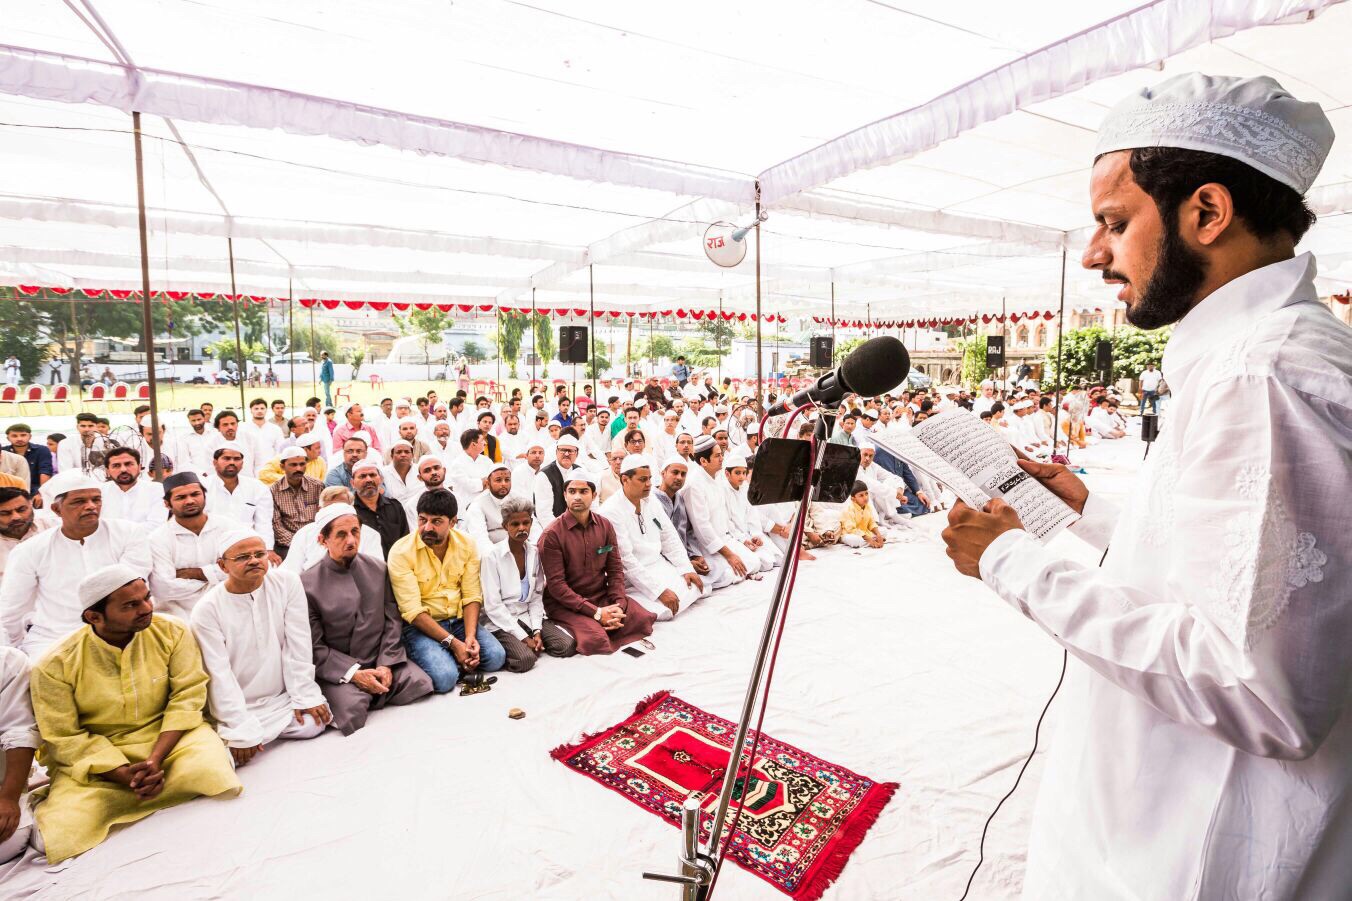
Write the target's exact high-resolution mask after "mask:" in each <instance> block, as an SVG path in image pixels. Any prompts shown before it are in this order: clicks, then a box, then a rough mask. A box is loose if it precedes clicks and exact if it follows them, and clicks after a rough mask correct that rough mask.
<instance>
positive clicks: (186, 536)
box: [149, 514, 239, 619]
mask: <svg viewBox="0 0 1352 901" xmlns="http://www.w3.org/2000/svg"><path fill="white" fill-rule="evenodd" d="M237 528H239V523H237V522H235V521H234V520H232V519H229V518H228V517H225V516H220V515H214V516H213V515H211V514H208V515H207V522H206V525H204V526H202V531H201V533H200V534H196V535H194V534H193V532H192V530H191V529H186V528H184V527H183V526H181V525H179V524H178V522H177V521H176V520H172V519H171V520H169V521H168V522H166V523H164V524H163V525H161V526H160V527H159V528H157V529H156V530H155V531H153V532H151V533H150V539H149V544H150V594H151V597H153V598H154V599H155V610H156V612H158V613H169V614H172V615H174V616H178V617H182V618H183V619H187V618H188V616H189V615H190V614H191V613H192V608H193V607H195V606H197V602H198V601H200V600H201V599H202V596H203V595H204V594H206V593H207V589H209V588H211V587H212V586H213V585H215V584H216V583H217V582H221V581H223V580H224V579H225V573H223V572H221V568H220V567H219V566H218V565H216V560H217V559H218V558H219V557H220V546H221V539H222V538H223V537H224V536H225V535H227V534H228V533H230V532H232V531H234V530H235V529H237ZM180 569H200V570H202V575H204V576H206V577H207V580H206V581H205V582H203V581H200V580H198V579H180V578H179V577H178V575H177V573H178V571H179V570H180Z"/></svg>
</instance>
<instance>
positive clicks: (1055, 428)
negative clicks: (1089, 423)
mask: <svg viewBox="0 0 1352 901" xmlns="http://www.w3.org/2000/svg"><path fill="white" fill-rule="evenodd" d="M1065 338H1066V249H1065V248H1064V247H1062V248H1061V307H1060V312H1059V313H1058V314H1057V317H1056V381H1055V382H1054V383H1053V384H1052V391H1053V392H1054V394H1053V398H1054V400H1055V403H1054V408H1053V410H1052V453H1056V442H1057V439H1058V438H1059V437H1060V435H1061V395H1062V391H1063V388H1062V381H1061V380H1062V378H1064V375H1065V373H1064V370H1062V368H1061V351H1062V349H1064V347H1065ZM1066 459H1067V460H1069V459H1070V436H1069V435H1067V436H1066Z"/></svg>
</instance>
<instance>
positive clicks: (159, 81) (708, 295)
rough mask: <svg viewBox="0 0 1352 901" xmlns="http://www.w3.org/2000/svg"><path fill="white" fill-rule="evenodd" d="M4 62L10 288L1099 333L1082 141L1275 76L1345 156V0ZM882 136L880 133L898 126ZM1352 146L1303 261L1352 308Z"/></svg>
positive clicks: (254, 39)
mask: <svg viewBox="0 0 1352 901" xmlns="http://www.w3.org/2000/svg"><path fill="white" fill-rule="evenodd" d="M6 25H7V28H6V35H5V40H6V41H7V43H6V44H5V45H0V133H2V134H3V135H4V140H3V142H0V161H3V163H4V165H3V166H0V281H3V282H8V283H11V284H46V285H54V286H75V287H105V288H111V289H136V288H139V287H140V284H139V251H138V244H137V238H136V226H137V214H136V195H135V182H134V176H133V169H132V154H131V149H132V142H131V137H130V121H129V119H130V117H129V116H128V115H127V113H128V111H130V110H132V109H137V110H139V111H140V112H142V113H143V127H144V131H145V138H146V145H145V148H146V149H145V156H146V169H145V172H146V192H147V205H148V208H149V223H148V226H149V231H150V235H149V245H150V258H151V282H152V287H153V288H155V289H157V290H168V291H215V292H225V291H228V290H229V279H228V263H227V260H226V247H225V241H224V240H222V239H223V238H224V237H226V236H229V237H231V238H232V239H233V242H234V253H235V262H236V275H237V278H238V280H239V290H240V292H241V293H244V294H253V295H266V296H273V297H285V296H287V292H288V289H290V290H291V291H292V293H293V294H294V296H295V297H321V298H329V299H334V300H360V299H370V300H377V301H396V302H403V301H409V302H428V301H433V302H447V303H479V304H483V303H488V304H501V305H504V306H509V307H522V306H528V305H529V302H530V297H531V294H532V292H534V294H535V297H536V299H537V302H538V303H539V304H540V305H541V306H554V305H558V306H564V305H567V306H572V307H585V306H586V305H587V300H588V296H589V292H590V286H591V284H592V283H593V281H594V283H595V301H596V306H597V308H598V309H606V310H609V309H623V310H642V311H650V310H659V309H672V308H692V309H713V308H717V307H719V306H720V305H721V306H722V308H723V309H725V310H736V311H743V312H745V311H749V310H752V309H754V306H755V303H756V285H755V278H754V263H753V259H754V257H753V255H752V254H749V255H748V258H747V260H746V261H745V262H744V263H743V264H742V265H741V266H740V267H738V268H736V269H731V270H720V269H717V268H716V267H714V266H713V265H712V264H710V263H709V262H708V261H707V260H705V258H704V256H703V254H702V252H701V240H702V236H703V233H704V230H705V228H706V227H707V226H708V224H709V223H710V222H712V221H714V220H720V219H722V220H728V221H733V222H736V223H739V224H746V223H748V222H750V221H752V219H753V217H754V211H755V200H756V188H757V184H759V186H760V191H761V195H760V199H761V201H762V204H763V207H764V209H765V211H766V213H767V214H768V219H767V221H766V222H765V223H764V225H763V226H762V230H761V231H762V234H761V238H762V241H761V251H762V254H761V260H762V272H763V284H762V290H761V304H762V309H763V310H765V311H767V312H771V311H773V312H777V313H785V314H788V315H791V316H823V315H825V314H826V312H827V310H828V309H829V308H830V305H831V302H832V301H831V298H832V294H833V291H834V296H835V309H836V313H837V316H838V317H840V318H845V319H864V318H866V317H870V318H873V319H896V318H903V317H908V316H910V317H944V316H956V315H969V314H971V313H974V312H989V311H992V310H999V309H1001V308H1002V307H1003V308H1006V309H1008V310H1011V311H1019V310H1022V311H1029V310H1044V309H1048V308H1052V307H1055V305H1056V302H1057V299H1058V294H1059V289H1060V283H1061V272H1062V254H1063V253H1064V254H1065V255H1066V256H1067V257H1068V259H1067V263H1068V265H1067V279H1066V292H1067V305H1068V307H1072V308H1073V307H1104V308H1107V307H1111V306H1114V305H1115V304H1114V301H1112V299H1111V295H1110V294H1109V292H1107V291H1105V290H1104V288H1103V287H1102V285H1101V284H1100V283H1099V281H1098V279H1097V277H1096V276H1094V275H1093V274H1092V273H1084V272H1082V271H1080V269H1079V266H1078V254H1079V252H1080V249H1081V248H1082V247H1083V243H1084V235H1085V232H1084V229H1085V227H1086V226H1087V225H1088V224H1089V222H1088V209H1087V203H1086V201H1085V186H1086V184H1087V180H1088V170H1089V166H1090V163H1091V162H1092V159H1091V157H1092V147H1093V133H1094V130H1095V129H1096V128H1097V125H1098V122H1099V121H1100V120H1101V118H1102V116H1103V114H1104V112H1105V111H1106V109H1107V108H1108V106H1110V105H1111V104H1112V103H1113V102H1115V101H1116V100H1118V99H1119V98H1120V97H1122V96H1123V95H1125V94H1126V93H1127V92H1128V91H1130V90H1132V89H1134V88H1136V87H1139V86H1141V85H1144V84H1148V83H1152V82H1155V81H1158V80H1160V79H1162V78H1164V77H1166V76H1167V75H1169V74H1173V73H1175V72H1181V71H1189V70H1194V69H1199V70H1205V71H1208V72H1212V73H1216V74H1240V75H1252V74H1272V75H1274V76H1275V77H1277V78H1278V79H1279V80H1281V81H1282V82H1283V83H1284V84H1286V85H1287V87H1288V88H1290V89H1291V90H1292V91H1293V92H1295V93H1297V94H1298V95H1299V96H1301V97H1302V98H1305V99H1314V100H1317V101H1318V102H1320V103H1321V104H1323V106H1324V108H1325V109H1326V111H1327V112H1328V114H1329V115H1330V118H1331V119H1333V122H1334V127H1335V129H1336V130H1338V131H1339V132H1347V133H1352V128H1349V127H1348V126H1352V109H1350V108H1349V106H1348V102H1347V101H1345V100H1344V99H1343V93H1344V92H1343V91H1342V87H1341V82H1342V80H1343V78H1342V67H1341V63H1340V60H1341V58H1342V54H1343V52H1344V48H1345V46H1346V44H1347V43H1348V41H1349V39H1352V11H1349V9H1348V7H1347V6H1345V5H1342V4H1340V3H1339V2H1337V0H1215V2H1211V3H1205V4H1201V3H1190V2H1186V0H1155V2H1151V3H1147V4H1146V5H1144V6H1139V7H1138V6H1137V5H1135V4H1134V3H1132V2H1130V0H1099V2H1094V3H1084V2H1077V0H1044V2H1042V3H1040V4H1039V9H1038V14H1036V15H1030V14H1029V12H1028V10H1027V9H1026V8H1023V7H1019V8H1015V7H1012V6H1010V5H1009V4H1002V3H997V2H995V0H974V2H971V3H966V4H961V5H955V4H946V3H942V2H939V0H887V2H881V0H879V2H864V0H851V2H846V3H843V4H836V5H832V6H831V7H829V8H823V7H821V6H820V5H807V4H801V5H800V4H784V3H779V2H774V0H755V2H748V3H745V4H738V5H736V6H735V7H732V8H730V7H729V6H728V5H727V4H723V3H714V2H711V0H698V2H692V3H690V4H685V5H683V6H682V10H681V12H680V14H678V15H673V13H672V11H671V10H670V9H668V8H665V7H661V8H659V7H650V6H648V5H645V4H629V3H623V2H620V0H598V2H595V3H590V4H588V5H587V6H586V8H585V9H584V10H579V9H577V8H576V7H574V6H573V5H571V4H566V3H564V2H563V0H531V2H525V0H463V2H459V3H456V4H454V5H449V4H444V3H440V2H434V0H416V2H408V3H401V4H398V6H397V8H394V9H392V8H391V7H390V5H389V4H378V3H375V2H371V0H365V2H353V3H347V4H342V5H341V6H339V7H336V8H335V7H333V6H332V5H331V4H323V3H320V2H318V0H308V2H296V3H290V4H287V5H286V6H285V7H284V8H280V9H279V8H278V7H277V6H276V5H275V4H272V3H268V2H266V0H233V2H226V0H199V2H196V3H193V4H182V3H175V2H171V0H123V2H119V3H118V4H115V5H114V4H107V3H102V4H100V3H98V2H96V0H69V2H67V3H66V4H64V5H62V4H55V3H48V4H22V5H19V6H18V7H16V8H15V9H14V10H11V12H10V15H9V16H8V17H7V22H6ZM899 110H900V112H898V111H899ZM1349 184H1352V144H1347V143H1346V142H1343V141H1340V142H1338V143H1336V144H1335V147H1334V152H1333V155H1332V156H1331V157H1330V159H1329V161H1328V164H1327V165H1326V167H1325V169H1324V172H1323V174H1322V175H1321V177H1320V179H1319V181H1318V182H1317V184H1316V187H1315V189H1314V190H1313V191H1312V193H1311V201H1312V203H1313V205H1314V206H1315V207H1316V209H1317V210H1318V211H1319V212H1320V214H1321V222H1320V223H1319V225H1317V226H1316V228H1315V229H1314V230H1313V231H1312V232H1311V234H1310V235H1309V236H1308V237H1307V238H1306V240H1305V242H1304V244H1303V247H1302V249H1309V250H1313V251H1315V252H1316V254H1318V255H1319V256H1320V261H1321V275H1322V277H1323V278H1322V281H1321V283H1320V286H1321V288H1322V289H1324V290H1329V291H1332V290H1344V289H1346V287H1347V286H1348V283H1349V281H1352V266H1349V265H1348V263H1349V261H1348V260H1347V259H1346V256H1347V255H1346V253H1345V251H1344V248H1345V247H1346V246H1347V244H1346V241H1345V238H1347V237H1348V235H1346V234H1344V232H1345V231H1346V229H1347V226H1346V225H1344V224H1343V222H1342V221H1341V220H1342V219H1344V218H1346V217H1345V216H1344V215H1343V214H1344V213H1345V212H1346V211H1347V210H1349V209H1352V204H1350V202H1352V189H1350V188H1349Z"/></svg>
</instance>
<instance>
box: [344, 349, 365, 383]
mask: <svg viewBox="0 0 1352 901" xmlns="http://www.w3.org/2000/svg"><path fill="white" fill-rule="evenodd" d="M365 361H366V348H364V347H354V348H353V349H352V350H351V351H349V352H348V355H347V362H348V363H351V364H352V377H353V378H354V379H355V378H356V377H357V370H359V369H361V364H362V363H364V362H365Z"/></svg>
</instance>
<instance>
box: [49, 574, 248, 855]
mask: <svg viewBox="0 0 1352 901" xmlns="http://www.w3.org/2000/svg"><path fill="white" fill-rule="evenodd" d="M79 596H80V603H81V604H82V605H83V606H84V608H85V610H84V613H83V618H84V621H85V625H84V626H83V627H81V628H80V629H79V630H77V631H76V632H74V633H72V634H71V635H70V636H69V637H67V638H66V639H65V640H64V641H62V642H61V643H60V644H57V645H56V646H55V647H53V648H52V649H51V650H49V651H48V652H47V653H46V654H45V655H44V656H43V657H42V658H41V659H40V660H39V661H38V662H37V664H36V665H35V666H34V667H33V672H32V677H31V684H32V695H33V712H34V714H35V715H36V717H37V723H38V731H39V732H40V733H41V735H42V741H43V745H42V749H41V751H40V752H39V759H40V760H41V761H42V762H43V763H44V764H46V766H47V769H48V772H49V773H50V774H51V778H52V781H51V787H50V790H49V791H48V794H47V797H46V799H45V800H43V801H41V802H40V803H38V805H37V806H36V807H35V809H34V812H33V813H34V819H35V820H36V821H37V827H38V831H39V833H40V834H41V838H42V842H43V844H44V845H45V846H46V852H47V858H48V860H49V861H51V862H52V863H57V862H58V861H62V860H65V859H66V858H68V857H74V856H75V855H76V854H82V853H83V852H85V851H88V850H89V849H90V848H92V847H94V846H95V845H97V844H98V843H99V842H101V841H103V840H104V839H105V838H107V836H108V831H109V830H110V829H111V828H112V827H113V826H116V825H119V824H121V823H131V822H134V821H136V820H139V819H141V818H142V817H146V816H149V815H150V814H152V813H154V812H155V811H157V810H163V809H164V808H166V807H172V806H174V805H175V804H180V803H182V802H183V801H187V800H189V799H191V798H195V797H197V796H199V795H223V794H228V795H231V796H234V795H237V794H239V792H240V783H239V780H238V779H237V778H235V771H234V768H233V767H232V766H231V764H230V755H229V753H228V752H227V751H226V749H225V745H224V744H223V743H222V742H221V739H220V737H219V736H217V735H216V733H215V731H214V730H213V729H212V728H211V726H209V725H207V724H206V723H205V722H203V719H202V710H203V707H204V705H205V704H206V700H207V675H206V671H205V670H204V669H203V668H202V655H201V652H200V651H199V650H198V648H197V642H196V641H195V640H194V639H193V636H192V632H191V631H189V629H188V627H187V626H185V625H183V624H182V623H180V622H179V621H178V620H176V619H172V618H168V617H161V616H155V615H154V614H153V611H154V606H153V604H152V603H151V600H150V591H149V589H148V588H147V587H146V583H145V581H144V580H143V579H142V578H141V576H140V575H139V574H138V573H137V572H136V571H135V570H133V569H130V568H128V567H126V566H122V565H120V564H115V565H113V566H108V567H104V568H103V569H100V570H96V571H95V572H93V573H90V574H89V575H88V576H86V577H85V579H84V580H83V581H82V582H81V583H80V586H79Z"/></svg>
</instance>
